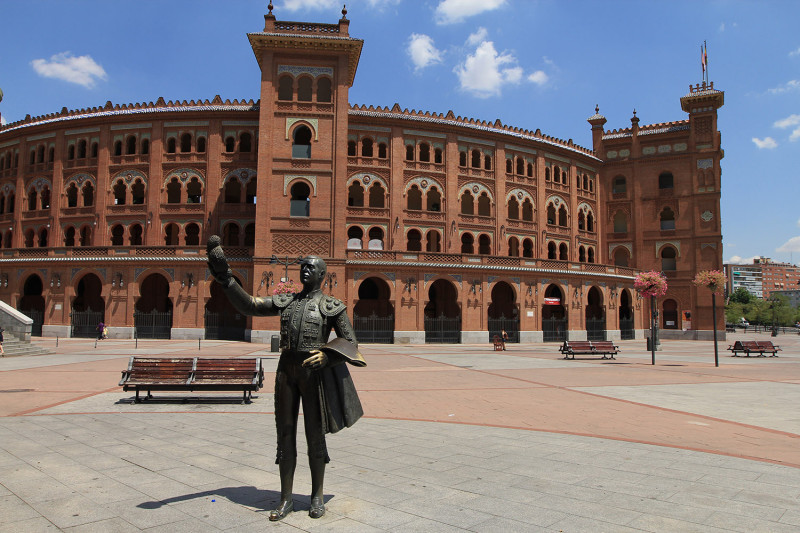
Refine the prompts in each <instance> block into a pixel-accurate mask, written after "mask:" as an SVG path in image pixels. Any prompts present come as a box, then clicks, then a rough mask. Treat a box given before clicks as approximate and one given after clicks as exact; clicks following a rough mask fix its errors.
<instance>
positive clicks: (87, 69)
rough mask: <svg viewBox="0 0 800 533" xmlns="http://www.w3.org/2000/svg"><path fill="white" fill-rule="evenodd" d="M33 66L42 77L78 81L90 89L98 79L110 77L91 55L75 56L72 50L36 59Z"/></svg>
mask: <svg viewBox="0 0 800 533" xmlns="http://www.w3.org/2000/svg"><path fill="white" fill-rule="evenodd" d="M31 66H32V67H33V70H35V71H36V73H37V74H39V75H40V76H42V77H45V78H55V79H58V80H63V81H67V82H69V83H77V84H78V85H83V86H84V87H86V88H89V89H91V88H92V87H94V85H95V83H96V82H97V80H105V79H107V78H108V75H106V71H105V70H103V67H101V66H100V65H98V64H97V63H96V62H95V60H94V59H92V58H91V56H79V57H75V56H74V55H72V52H61V53H60V54H56V55H54V56H52V57H51V58H50V60H49V61H48V60H46V59H34V60H33V61H31Z"/></svg>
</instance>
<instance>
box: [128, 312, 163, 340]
mask: <svg viewBox="0 0 800 533" xmlns="http://www.w3.org/2000/svg"><path fill="white" fill-rule="evenodd" d="M133 327H134V334H135V335H136V338H138V339H169V338H170V336H171V332H172V311H164V312H159V311H156V310H155V309H153V310H152V311H150V312H149V313H142V312H141V311H136V312H134V313H133Z"/></svg>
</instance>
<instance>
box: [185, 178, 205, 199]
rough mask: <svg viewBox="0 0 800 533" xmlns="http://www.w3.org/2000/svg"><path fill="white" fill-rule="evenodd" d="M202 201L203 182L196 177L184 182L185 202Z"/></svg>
mask: <svg viewBox="0 0 800 533" xmlns="http://www.w3.org/2000/svg"><path fill="white" fill-rule="evenodd" d="M202 201H203V184H202V183H200V180H198V179H197V178H196V177H195V178H192V179H190V180H189V183H187V184H186V203H187V204H199V203H201V202H202Z"/></svg>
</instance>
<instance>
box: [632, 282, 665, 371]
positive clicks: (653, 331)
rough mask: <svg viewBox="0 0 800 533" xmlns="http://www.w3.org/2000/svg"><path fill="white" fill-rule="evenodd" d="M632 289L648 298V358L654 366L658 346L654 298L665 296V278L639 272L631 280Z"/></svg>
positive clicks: (656, 311) (656, 312) (656, 313)
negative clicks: (649, 357)
mask: <svg viewBox="0 0 800 533" xmlns="http://www.w3.org/2000/svg"><path fill="white" fill-rule="evenodd" d="M633 288H634V289H636V290H637V291H638V292H639V294H641V295H642V296H649V297H650V356H651V359H652V364H656V345H657V344H658V310H657V308H656V298H658V297H659V296H664V295H665V294H667V278H665V277H664V274H662V273H661V272H656V271H654V270H651V271H650V272H639V273H638V274H636V277H635V278H634V280H633Z"/></svg>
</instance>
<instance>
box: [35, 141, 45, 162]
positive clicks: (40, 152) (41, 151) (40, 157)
mask: <svg viewBox="0 0 800 533" xmlns="http://www.w3.org/2000/svg"><path fill="white" fill-rule="evenodd" d="M37 153H38V157H37V158H36V159H37V161H36V162H37V163H44V145H43V144H40V145H39V150H38V151H37Z"/></svg>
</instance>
